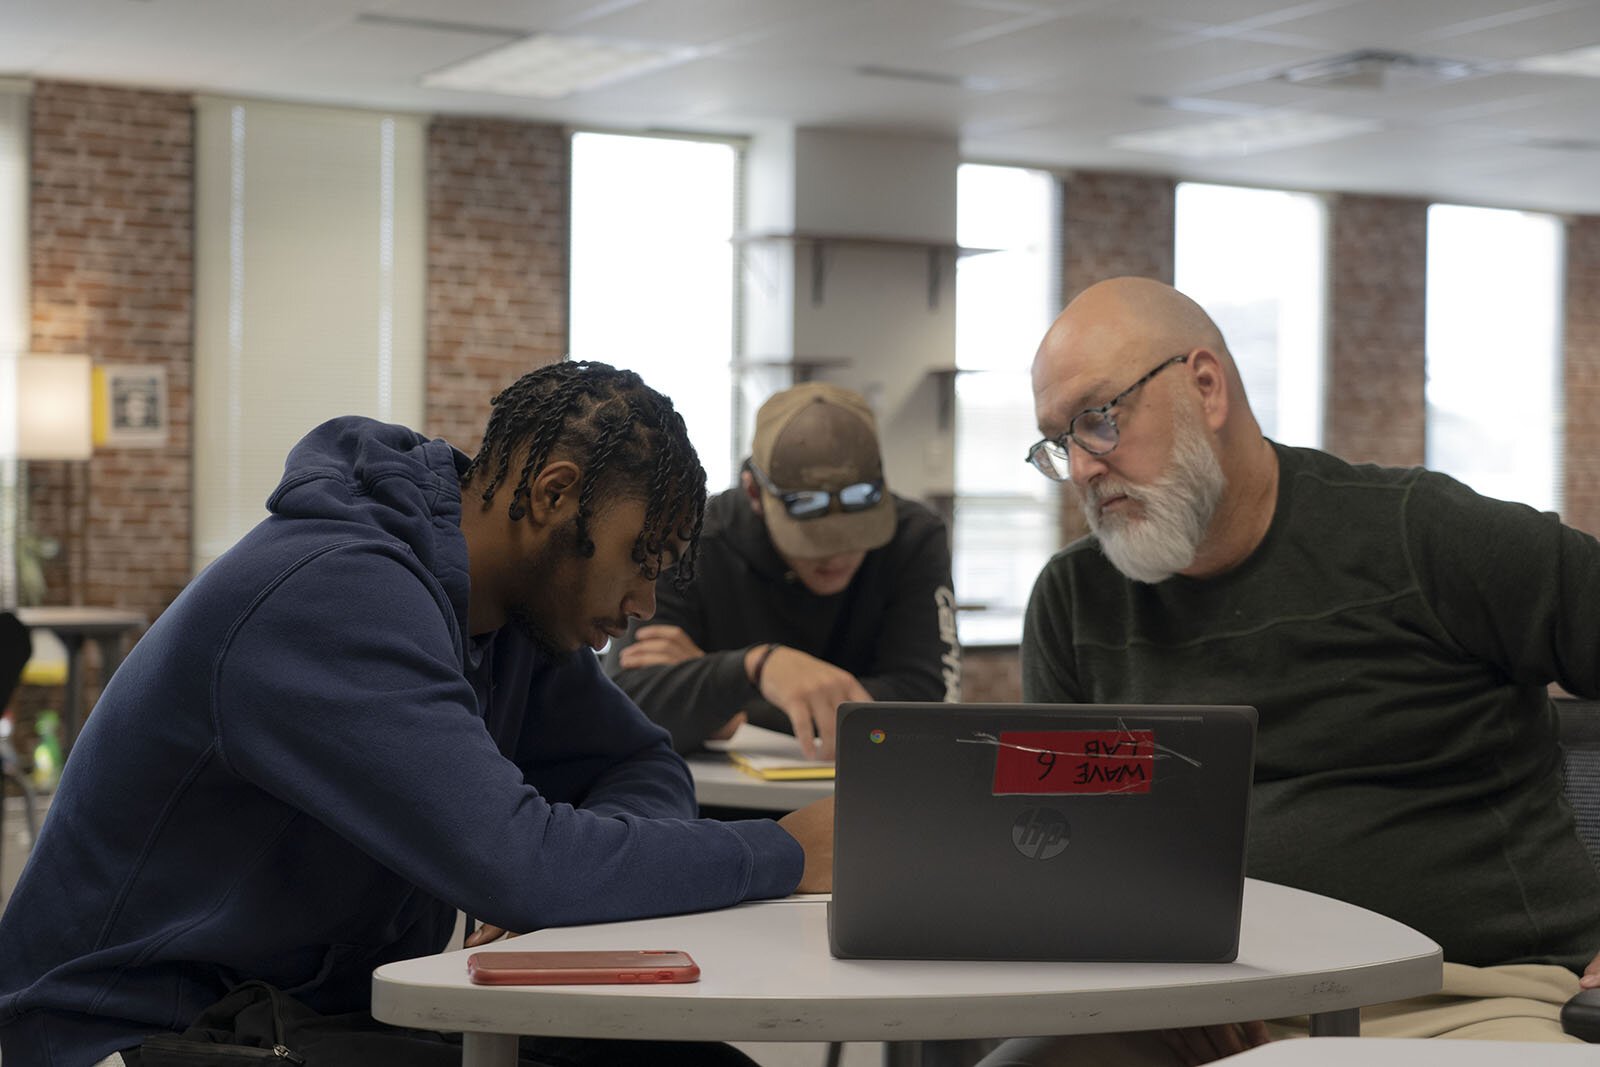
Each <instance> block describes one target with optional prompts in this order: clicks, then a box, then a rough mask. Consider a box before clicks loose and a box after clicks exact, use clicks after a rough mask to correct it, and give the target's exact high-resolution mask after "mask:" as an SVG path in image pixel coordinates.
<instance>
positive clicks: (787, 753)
mask: <svg viewBox="0 0 1600 1067" xmlns="http://www.w3.org/2000/svg"><path fill="white" fill-rule="evenodd" d="M706 747H707V748H709V749H712V750H714V751H719V752H726V753H727V754H728V758H729V759H730V760H732V761H733V763H734V765H735V766H736V767H738V768H739V769H740V770H741V771H743V772H744V773H746V774H748V775H751V776H753V777H756V778H765V779H767V780H769V781H792V780H797V779H805V778H832V777H833V761H832V760H811V759H806V758H805V756H804V755H802V754H801V752H800V742H799V741H796V740H795V739H794V738H793V737H791V736H790V735H789V734H780V733H778V732H777V731H776V730H768V729H766V728H765V727H761V726H751V725H750V724H749V723H745V724H744V725H742V726H740V727H739V729H738V730H736V731H734V734H733V736H732V737H730V738H728V739H727V740H726V741H707V742H706Z"/></svg>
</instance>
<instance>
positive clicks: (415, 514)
mask: <svg viewBox="0 0 1600 1067" xmlns="http://www.w3.org/2000/svg"><path fill="white" fill-rule="evenodd" d="M469 462H470V461H469V460H468V458H467V456H466V455H464V454H463V453H462V452H460V451H459V450H457V449H455V448H453V447H451V446H450V445H449V444H448V443H447V442H445V441H442V440H439V439H437V438H436V439H433V440H429V439H428V438H426V437H423V436H422V435H421V434H419V433H417V432H416V431H415V430H410V429H407V428H406V427H404V426H397V425H393V424H391V423H384V422H378V421H377V420H375V419H367V418H360V417H357V416H347V417H343V418H337V419H330V420H328V421H327V422H325V423H323V424H322V425H320V426H318V427H317V428H316V429H314V430H312V431H311V432H310V433H308V434H306V436H305V437H303V438H301V440H300V442H299V443H298V444H296V445H295V446H294V448H293V449H291V450H290V452H289V457H288V459H287V460H285V461H284V470H283V479H282V481H280V482H279V483H278V488H277V489H275V490H273V493H272V495H271V496H270V497H268V498H267V510H268V511H269V512H271V513H272V514H273V515H277V516H281V517H283V518H286V519H321V520H326V521H329V522H334V523H350V524H353V525H356V526H359V527H363V528H364V529H366V530H369V531H370V530H374V529H375V530H379V531H382V532H383V533H384V534H387V535H388V536H390V537H393V538H394V539H395V540H398V541H401V542H403V543H404V544H405V545H406V546H407V547H408V548H409V549H410V550H411V551H412V553H413V554H414V555H415V556H416V557H417V561H418V562H419V563H421V564H422V566H423V567H425V568H426V569H427V570H428V571H429V572H431V573H432V574H433V575H434V576H435V577H436V578H438V580H439V582H440V584H442V585H443V586H444V589H445V592H446V593H447V594H448V595H449V597H450V601H451V603H452V604H453V605H454V606H455V609H456V615H457V622H458V623H459V624H460V625H461V628H462V632H463V633H465V632H466V609H467V593H468V590H469V586H470V583H469V581H468V577H467V552H466V541H465V539H464V537H463V536H462V533H461V474H462V473H463V472H464V471H465V470H466V468H467V464H468V463H469Z"/></svg>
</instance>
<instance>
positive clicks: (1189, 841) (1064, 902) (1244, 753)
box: [829, 703, 1256, 962]
mask: <svg viewBox="0 0 1600 1067" xmlns="http://www.w3.org/2000/svg"><path fill="white" fill-rule="evenodd" d="M1255 723H1256V714H1255V710H1254V709H1252V708H1246V707H1200V706H1170V705H1142V706H1135V705H1037V704H1016V705H999V704H988V705H985V704H931V703H930V704H893V703H875V704H846V705H844V706H843V707H842V708H841V709H840V718H839V732H838V777H837V782H836V786H835V799H836V808H835V814H834V827H835V840H834V890H833V901H832V903H831V905H830V914H829V930H830V940H831V943H832V948H833V953H834V955H836V956H842V957H878V958H893V959H978V960H982V959H1046V960H1147V961H1166V962H1178V961H1185V962H1193V961H1219V962H1220V961H1227V960H1232V959H1233V958H1234V957H1235V956H1236V955H1237V952H1238V939H1239V909H1240V905H1241V902H1242V898H1243V889H1244V861H1245V836H1246V829H1247V822H1248V815H1249V804H1250V783H1251V775H1252V770H1253V758H1254V740H1255Z"/></svg>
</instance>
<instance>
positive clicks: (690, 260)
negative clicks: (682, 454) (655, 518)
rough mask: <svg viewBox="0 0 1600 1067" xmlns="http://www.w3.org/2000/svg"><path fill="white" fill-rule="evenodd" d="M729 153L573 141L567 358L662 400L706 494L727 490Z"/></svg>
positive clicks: (730, 461)
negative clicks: (629, 374) (639, 384)
mask: <svg viewBox="0 0 1600 1067" xmlns="http://www.w3.org/2000/svg"><path fill="white" fill-rule="evenodd" d="M738 189H739V151H738V149H737V148H736V147H735V146H733V145H731V144H727V143H721V142H715V141H699V140H694V141H691V140H679V139H673V138H667V137H628V136H621V135H616V134H602V133H578V134H575V135H574V136H573V138H572V268H571V269H572V276H571V320H570V321H571V326H570V330H571V342H570V346H571V349H570V350H571V356H572V358H573V359H584V360H597V361H599V362H602V363H610V364H612V365H613V366H618V367H627V368H629V369H630V370H635V371H638V372H639V374H640V375H641V376H642V377H643V378H644V380H645V381H646V382H647V383H648V384H649V385H651V386H652V387H653V388H655V389H657V390H659V391H660V392H662V393H664V394H666V395H667V396H669V397H671V398H672V403H673V405H674V406H675V407H676V408H677V409H678V412H679V413H680V414H681V415H682V416H683V418H684V421H685V422H686V423H687V424H688V426H689V436H690V439H691V440H693V442H694V446H695V450H696V451H697V452H699V453H700V462H701V463H703V464H704V465H705V468H706V484H707V488H708V489H709V491H710V492H712V493H716V492H719V491H721V490H722V489H724V488H726V487H728V486H731V485H732V484H733V475H734V470H735V467H734V464H735V462H736V459H735V456H734V439H733V438H734V435H733V427H734V415H735V412H734V400H733V385H734V383H733V369H732V368H733V360H734V335H735V329H734V326H735V323H734V314H735V303H734V290H735V284H734V283H735V275H734V255H733V245H732V243H731V238H732V237H733V234H734V230H735V228H736V224H737V218H738V207H739V197H738Z"/></svg>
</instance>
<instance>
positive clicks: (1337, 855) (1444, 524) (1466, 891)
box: [985, 278, 1600, 1064]
mask: <svg viewBox="0 0 1600 1067" xmlns="http://www.w3.org/2000/svg"><path fill="white" fill-rule="evenodd" d="M1033 387H1034V400H1035V409H1036V414H1037V417H1038V422H1039V428H1040V430H1041V431H1042V432H1043V434H1044V439H1043V440H1041V441H1040V442H1039V443H1038V444H1036V445H1035V446H1034V447H1033V449H1032V451H1031V452H1030V453H1029V460H1030V461H1031V462H1032V463H1033V464H1034V465H1035V466H1036V467H1038V468H1039V470H1040V471H1041V472H1042V473H1044V474H1045V475H1047V476H1049V477H1052V478H1055V479H1057V480H1070V481H1071V482H1072V484H1073V485H1074V486H1075V487H1076V488H1077V489H1078V491H1079V493H1080V495H1081V498H1082V506H1083V510H1084V515H1085V517H1086V519H1087V520H1088V523H1089V529H1090V531H1091V532H1090V534H1089V536H1087V537H1085V538H1084V539H1082V540H1080V541H1078V542H1076V543H1075V544H1073V545H1071V546H1069V547H1068V548H1067V549H1065V550H1064V551H1062V552H1061V553H1060V554H1059V555H1057V556H1056V557H1055V558H1054V559H1052V560H1051V561H1050V563H1049V565H1048V566H1047V567H1046V568H1045V570H1044V572H1043V573H1042V574H1041V575H1040V577H1039V579H1038V582H1037V584H1036V585H1035V587H1034V592H1033V597H1032V600H1031V603H1030V605H1029V609H1028V615H1027V621H1026V625H1025V630H1024V635H1023V645H1022V668H1023V695H1024V697H1025V698H1026V699H1027V700H1029V701H1043V702H1067V703H1071V702H1093V703H1164V702H1165V703H1186V702H1199V703H1217V704H1250V705H1253V706H1254V707H1255V708H1257V710H1258V711H1259V712H1260V734H1259V738H1258V744H1257V760H1256V782H1255V788H1254V791H1253V801H1252V812H1251V826H1250V846H1249V874H1250V875H1251V876H1252V877H1256V878H1263V879H1267V880H1269V881H1274V882H1280V883H1283V884H1287V885H1293V886H1298V887H1301V888H1304V889H1309V890H1312V891H1314V892H1318V893H1324V894H1326V895H1328V896H1332V897H1337V898H1339V899H1341V900H1346V901H1350V902H1352V903H1355V904H1359V905H1362V906H1364V907H1367V908H1370V909H1372V910H1374V911H1378V912H1381V913H1383V914H1386V915H1389V916H1392V917H1394V918H1396V919H1399V920H1400V921H1402V922H1404V923H1407V924H1408V925H1410V926H1412V927H1415V928H1416V929H1418V930H1421V931H1422V932H1423V933H1425V934H1427V935H1428V936H1429V937H1432V938H1433V939H1434V940H1436V941H1438V942H1439V944H1440V945H1442V946H1443V948H1444V955H1445V959H1446V961H1447V963H1446V966H1445V988H1444V990H1443V992H1442V993H1440V994H1439V995H1436V996H1432V997H1426V998H1421V999H1420V1000H1417V1001H1411V1002H1404V1003H1400V1004H1392V1005H1384V1006H1381V1007H1379V1008H1377V1009H1369V1010H1368V1011H1366V1012H1365V1013H1364V1032H1365V1033H1368V1034H1376V1035H1383V1036H1410V1037H1437V1036H1450V1037H1477V1038H1496V1039H1505V1040H1551V1041H1561V1040H1572V1038H1569V1037H1568V1036H1567V1035H1566V1034H1564V1033H1563V1032H1562V1029H1561V1024H1560V1019H1559V1016H1560V1011H1561V1006H1562V1004H1563V1003H1564V1002H1565V1001H1566V1000H1567V999H1568V998H1569V997H1571V996H1572V995H1573V994H1575V993H1576V992H1577V991H1578V990H1579V988H1580V986H1582V987H1585V988H1592V987H1597V986H1600V957H1595V956H1594V955H1593V953H1594V951H1595V949H1596V948H1597V947H1600V876H1597V874H1596V870H1595V867H1594V864H1593V863H1592V861H1591V860H1590V858H1589V856H1588V854H1587V853H1586V852H1585V850H1584V848H1583V845H1582V843H1581V842H1580V841H1579V839H1578V837H1577V833H1576V830H1575V828H1574V825H1573V819H1572V813H1571V810H1570V809H1569V808H1568V806H1567V805H1566V803H1565V801H1564V800H1563V798H1562V775H1561V755H1560V750H1559V747H1558V745H1557V741H1556V715H1555V711H1554V709H1553V708H1552V706H1551V703H1550V698H1549V696H1548V693H1547V686H1548V685H1549V683H1551V682H1559V683H1560V684H1561V685H1562V686H1564V687H1565V688H1566V689H1568V690H1569V691H1571V692H1573V693H1576V694H1580V695H1583V696H1587V697H1593V696H1595V695H1597V694H1600V655H1597V651H1600V613H1597V612H1596V611H1595V609H1594V605H1595V604H1597V603H1600V542H1597V541H1596V540H1595V539H1594V538H1593V537H1590V536H1588V535H1587V534H1584V533H1580V532H1578V531H1576V530H1572V529H1569V528H1567V527H1565V526H1563V525H1562V524H1561V523H1560V521H1559V520H1558V519H1557V518H1556V517H1555V516H1554V515H1549V514H1540V513H1539V512H1536V511H1534V510H1533V509H1531V508H1528V507H1525V506H1523V505H1521V504H1510V503H1505V502H1503V501H1498V500H1491V499H1488V498H1485V497H1482V496H1479V495H1477V494H1476V493H1474V492H1473V491H1472V490H1470V489H1468V488H1467V487H1466V486H1464V485H1462V484H1460V483H1459V482H1456V481H1455V480H1453V479H1451V478H1448V477H1446V476H1444V475H1442V474H1437V473H1433V472H1429V471H1425V470H1421V469H1416V468H1413V469H1407V470H1402V469H1389V468H1383V467H1376V466H1370V465H1369V466H1355V465H1351V464H1349V463H1346V462H1344V461H1342V460H1340V459H1338V458H1336V457H1334V456H1331V455H1328V454H1327V453H1324V452H1319V451H1316V450H1313V449H1307V448H1289V447H1286V446H1283V445H1280V444H1277V443H1275V442H1273V441H1270V440H1268V439H1267V438H1265V437H1263V436H1262V433H1261V428H1260V426H1259V425H1258V424H1257V422H1256V419H1255V416H1254V415H1253V414H1252V413H1251V410H1250V402H1249V399H1248V397H1247V396H1246V395H1245V390H1244V384H1243V382H1242V381H1241V379H1240V376H1239V372H1238V369H1237V367H1236V366H1235V365H1234V361H1233V359H1232V357H1231V356H1230V355H1229V353H1228V348H1227V345H1226V343H1225V342H1224V340H1223V338H1222V335H1221V333H1220V332H1219V331H1218V329H1217V327H1216V325H1215V324H1214V323H1213V322H1212V321H1211V319H1210V317H1209V316H1207V315H1206V313H1205V312H1204V311H1203V310H1202V309H1201V308H1200V307H1199V306H1198V305H1197V304H1195V303H1194V302H1193V301H1192V300H1190V299H1189V298H1188V297H1186V296H1184V295H1183V294H1181V293H1179V292H1177V291H1176V290H1174V289H1172V288H1170V287H1169V286H1166V285H1162V284H1160V283H1159V282H1154V281H1150V280H1148V279H1140V278H1118V279H1113V280H1111V281H1107V282H1102V283H1100V284H1099V285H1096V286H1093V287H1091V288H1090V289H1088V290H1086V291H1085V292H1084V293H1083V294H1082V295H1080V296H1079V297H1078V298H1077V299H1076V300H1074V301H1073V302H1072V303H1071V304H1070V305H1069V306H1068V307H1067V309H1066V310H1065V311H1064V312H1062V314H1061V316H1060V317H1059V318H1058V319H1057V320H1056V322H1055V323H1054V325H1052V326H1051V328H1050V331H1049V332H1048V333H1047V334H1046V336H1045V338H1044V341H1043V342H1042V343H1041V345H1040V347H1039V350H1038V354H1037V356H1036V357H1035V360H1034V364H1033ZM1514 417H1521V416H1520V415H1517V416H1514ZM1580 976H1582V977H1581V980H1580ZM1267 1032H1268V1031H1267V1029H1266V1028H1264V1027H1262V1026H1260V1025H1259V1024H1254V1025H1249V1026H1240V1027H1212V1028H1207V1029H1205V1030H1197V1031H1184V1032H1181V1033H1179V1032H1169V1033H1165V1034H1148V1035H1125V1038H1126V1039H1125V1040H1120V1039H1119V1041H1116V1042H1110V1043H1109V1044H1108V1043H1106V1040H1105V1039H1099V1040H1100V1042H1101V1047H1099V1048H1096V1049H1094V1050H1088V1049H1086V1048H1084V1046H1083V1045H1082V1044H1081V1043H1080V1041H1079V1039H1043V1040H1039V1039H1028V1040H1026V1041H1018V1042H1011V1043H1009V1044H1008V1045H1006V1046H1004V1047H1003V1048H1002V1049H1001V1050H1000V1051H999V1052H998V1053H996V1054H995V1055H994V1056H993V1057H991V1058H990V1060H987V1061H985V1062H986V1063H988V1064H1002V1063H1031V1064H1055V1063H1061V1064H1065V1063H1069V1062H1070V1063H1140V1064H1144V1063H1150V1064H1156V1063H1159V1064H1168V1063H1199V1062H1206V1061H1207V1060H1209V1059H1212V1058H1215V1057H1216V1056H1219V1055H1224V1054H1227V1053H1230V1052H1233V1051H1238V1050H1240V1049H1242V1048H1244V1047H1246V1046H1248V1045H1251V1044H1255V1043H1258V1042H1259V1041H1261V1040H1264V1039H1265V1037H1266V1034H1267ZM1302 1032H1303V1031H1302ZM1112 1045H1115V1046H1116V1051H1111V1046H1112Z"/></svg>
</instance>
